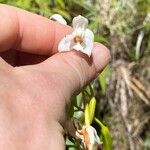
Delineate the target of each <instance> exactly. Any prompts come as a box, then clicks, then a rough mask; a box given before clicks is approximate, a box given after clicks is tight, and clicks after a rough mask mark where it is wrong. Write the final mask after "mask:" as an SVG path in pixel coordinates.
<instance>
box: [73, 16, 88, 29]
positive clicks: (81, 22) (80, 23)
mask: <svg viewBox="0 0 150 150" xmlns="http://www.w3.org/2000/svg"><path fill="white" fill-rule="evenodd" d="M87 25H88V20H87V19H86V18H85V17H83V16H81V15H79V16H77V17H74V18H73V21H72V26H73V28H74V29H75V28H78V27H81V28H83V27H84V29H85V28H86V27H87Z"/></svg>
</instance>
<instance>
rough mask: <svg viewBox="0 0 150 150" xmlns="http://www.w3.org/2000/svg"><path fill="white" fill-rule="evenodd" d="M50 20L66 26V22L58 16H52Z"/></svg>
mask: <svg viewBox="0 0 150 150" xmlns="http://www.w3.org/2000/svg"><path fill="white" fill-rule="evenodd" d="M50 19H51V20H54V21H57V22H59V23H61V24H63V25H67V22H66V20H65V19H64V18H63V17H62V16H61V15H59V14H54V15H52V16H51V17H50Z"/></svg>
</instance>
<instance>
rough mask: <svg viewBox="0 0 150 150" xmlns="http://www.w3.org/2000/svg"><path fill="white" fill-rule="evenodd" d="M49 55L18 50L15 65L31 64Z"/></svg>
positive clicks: (41, 60) (39, 61)
mask: <svg viewBox="0 0 150 150" xmlns="http://www.w3.org/2000/svg"><path fill="white" fill-rule="evenodd" d="M48 57H49V56H46V55H37V54H29V53H25V52H18V53H17V56H16V63H15V66H24V65H33V64H38V63H41V62H43V61H44V60H46V59H47V58H48Z"/></svg>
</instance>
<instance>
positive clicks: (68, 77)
mask: <svg viewBox="0 0 150 150" xmlns="http://www.w3.org/2000/svg"><path fill="white" fill-rule="evenodd" d="M109 60H110V53H109V50H108V49H107V48H106V47H105V46H103V45H102V44H98V43H96V44H94V48H93V51H92V56H91V57H90V58H89V57H88V56H86V55H85V54H83V53H81V52H78V51H70V52H65V53H57V54H55V55H53V56H52V57H50V58H49V59H47V60H46V61H44V62H43V63H41V64H40V65H39V67H40V68H41V69H44V70H47V71H48V72H49V74H50V76H53V75H54V79H55V81H56V80H57V81H56V82H55V83H56V88H57V86H58V89H59V91H61V92H62V93H64V94H65V95H69V96H72V94H74V93H75V92H77V91H79V90H80V89H82V88H83V87H84V86H85V85H86V84H88V83H89V82H90V81H91V80H92V79H94V78H95V77H96V76H97V74H98V73H99V72H101V71H102V69H103V68H104V67H105V66H106V65H107V64H108V63H109ZM48 68H49V69H48Z"/></svg>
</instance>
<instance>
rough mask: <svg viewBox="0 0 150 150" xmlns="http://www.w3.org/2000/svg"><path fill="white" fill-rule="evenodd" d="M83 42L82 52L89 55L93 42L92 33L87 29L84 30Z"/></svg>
mask: <svg viewBox="0 0 150 150" xmlns="http://www.w3.org/2000/svg"><path fill="white" fill-rule="evenodd" d="M84 43H85V48H84V50H83V53H85V54H87V55H88V56H89V57H90V56H91V53H92V49H93V44H94V34H93V32H92V31H91V30H89V29H86V30H85V35H84Z"/></svg>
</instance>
